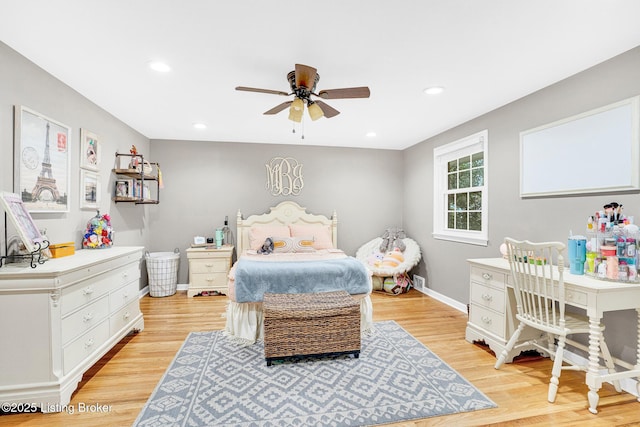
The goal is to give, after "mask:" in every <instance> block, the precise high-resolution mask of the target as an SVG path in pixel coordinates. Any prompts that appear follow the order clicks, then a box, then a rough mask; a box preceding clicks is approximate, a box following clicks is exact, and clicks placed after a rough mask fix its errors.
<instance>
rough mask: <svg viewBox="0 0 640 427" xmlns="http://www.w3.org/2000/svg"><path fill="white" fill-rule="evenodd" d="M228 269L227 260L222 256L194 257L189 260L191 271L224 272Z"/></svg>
mask: <svg viewBox="0 0 640 427" xmlns="http://www.w3.org/2000/svg"><path fill="white" fill-rule="evenodd" d="M228 269H229V261H228V260H227V259H223V258H210V259H194V260H191V261H190V262H189V271H190V272H192V273H196V274H197V273H214V272H221V271H222V272H225V271H227V270H228Z"/></svg>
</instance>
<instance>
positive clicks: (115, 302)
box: [109, 281, 139, 312]
mask: <svg viewBox="0 0 640 427" xmlns="http://www.w3.org/2000/svg"><path fill="white" fill-rule="evenodd" d="M138 292H139V284H138V281H135V282H131V283H129V284H127V285H125V286H123V287H121V288H120V289H116V290H115V291H113V292H111V294H110V295H109V307H110V308H111V312H114V311H115V310H118V309H119V308H120V307H122V306H125V305H127V304H129V303H130V302H131V301H137V300H138Z"/></svg>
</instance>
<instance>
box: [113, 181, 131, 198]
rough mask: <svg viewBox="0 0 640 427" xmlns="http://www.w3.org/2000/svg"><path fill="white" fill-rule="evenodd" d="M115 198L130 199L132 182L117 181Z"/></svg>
mask: <svg viewBox="0 0 640 427" xmlns="http://www.w3.org/2000/svg"><path fill="white" fill-rule="evenodd" d="M115 196H116V197H119V198H132V197H133V180H132V179H117V180H116V189H115Z"/></svg>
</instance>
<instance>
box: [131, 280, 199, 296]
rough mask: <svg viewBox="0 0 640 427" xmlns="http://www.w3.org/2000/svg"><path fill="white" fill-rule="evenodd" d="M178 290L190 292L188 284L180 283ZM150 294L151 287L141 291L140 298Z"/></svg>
mask: <svg viewBox="0 0 640 427" xmlns="http://www.w3.org/2000/svg"><path fill="white" fill-rule="evenodd" d="M176 290H178V291H188V290H189V284H188V283H182V284H181V283H178V285H177V286H176ZM148 293H149V285H147V286H145V287H144V288H142V289H140V294H139V295H140V298H142V297H143V296H145V295H147V294H148Z"/></svg>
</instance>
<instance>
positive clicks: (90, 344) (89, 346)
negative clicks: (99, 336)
mask: <svg viewBox="0 0 640 427" xmlns="http://www.w3.org/2000/svg"><path fill="white" fill-rule="evenodd" d="M91 347H93V338H89V341H87V342H85V343H84V348H85V349H88V348H91Z"/></svg>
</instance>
